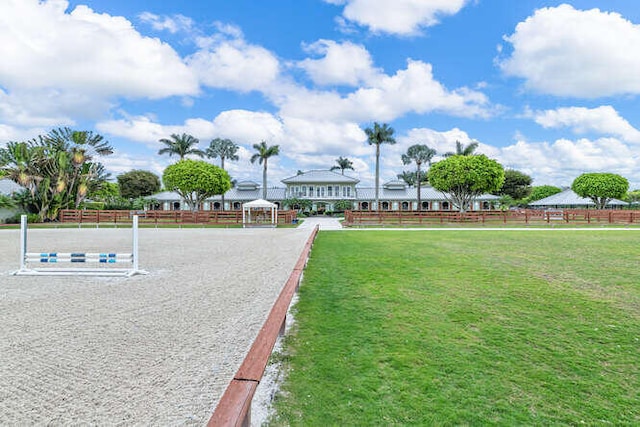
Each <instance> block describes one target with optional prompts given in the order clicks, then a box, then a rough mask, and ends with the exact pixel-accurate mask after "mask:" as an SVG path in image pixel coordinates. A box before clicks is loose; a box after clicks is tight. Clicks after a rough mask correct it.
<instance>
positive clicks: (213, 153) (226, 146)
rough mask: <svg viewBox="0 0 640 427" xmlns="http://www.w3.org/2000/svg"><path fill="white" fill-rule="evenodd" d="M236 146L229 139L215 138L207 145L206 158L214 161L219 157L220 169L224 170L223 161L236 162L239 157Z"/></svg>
mask: <svg viewBox="0 0 640 427" xmlns="http://www.w3.org/2000/svg"><path fill="white" fill-rule="evenodd" d="M238 149H240V147H238V144H236V143H235V142H233V141H231V140H230V139H220V138H215V139H213V140H211V142H210V143H209V148H207V157H209V158H213V159H216V158H218V157H220V167H221V168H222V169H224V161H225V159H229V160H232V161H238V160H239V159H240V157H239V156H238V155H237V154H236V153H237V152H238ZM222 209H223V210H224V194H223V195H222Z"/></svg>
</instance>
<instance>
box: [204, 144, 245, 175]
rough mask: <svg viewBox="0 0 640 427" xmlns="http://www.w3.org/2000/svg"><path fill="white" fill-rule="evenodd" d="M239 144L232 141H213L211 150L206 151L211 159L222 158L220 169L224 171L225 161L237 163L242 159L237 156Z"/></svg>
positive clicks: (210, 146) (210, 145)
mask: <svg viewBox="0 0 640 427" xmlns="http://www.w3.org/2000/svg"><path fill="white" fill-rule="evenodd" d="M239 148H240V147H238V144H236V143H235V142H233V141H231V140H230V139H220V138H215V139H212V140H211V142H210V143H209V148H207V150H206V154H207V157H209V158H211V159H217V158H218V157H220V167H221V168H222V169H224V161H225V160H226V159H228V160H232V161H237V160H239V159H240V157H238V155H237V154H236V153H237V152H238V149H239Z"/></svg>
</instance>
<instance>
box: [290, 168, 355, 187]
mask: <svg viewBox="0 0 640 427" xmlns="http://www.w3.org/2000/svg"><path fill="white" fill-rule="evenodd" d="M280 182H282V183H283V184H357V183H358V182H360V180H359V179H356V178H352V177H350V176H347V175H342V174H341V173H337V172H333V171H329V170H311V171H307V172H304V173H301V174H300V175H295V176H292V177H289V178H285V179H283V180H282V181H280Z"/></svg>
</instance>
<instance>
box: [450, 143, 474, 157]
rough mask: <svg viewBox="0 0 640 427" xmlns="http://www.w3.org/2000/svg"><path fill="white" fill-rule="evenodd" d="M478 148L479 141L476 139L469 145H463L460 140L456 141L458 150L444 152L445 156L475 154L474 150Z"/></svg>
mask: <svg viewBox="0 0 640 427" xmlns="http://www.w3.org/2000/svg"><path fill="white" fill-rule="evenodd" d="M477 148H478V143H477V142H475V141H472V142H470V143H469V144H468V145H463V144H462V143H461V142H460V141H456V152H455V153H454V152H452V151H449V152H448V153H444V154H443V157H451V156H473V154H474V152H475V151H476V149H477Z"/></svg>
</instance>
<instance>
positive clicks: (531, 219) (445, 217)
mask: <svg viewBox="0 0 640 427" xmlns="http://www.w3.org/2000/svg"><path fill="white" fill-rule="evenodd" d="M464 223H471V224H490V225H491V224H493V225H499V224H503V225H505V224H511V225H517V224H524V225H536V224H539V225H545V224H547V225H550V224H559V223H564V224H574V225H580V224H638V223H640V211H631V210H594V209H564V210H561V209H558V210H546V211H544V210H535V209H520V210H513V211H477V212H449V211H420V212H418V211H380V212H376V211H346V212H345V215H344V222H343V223H342V225H343V226H360V225H378V226H385V225H389V226H397V225H400V226H413V225H437V224H464Z"/></svg>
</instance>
